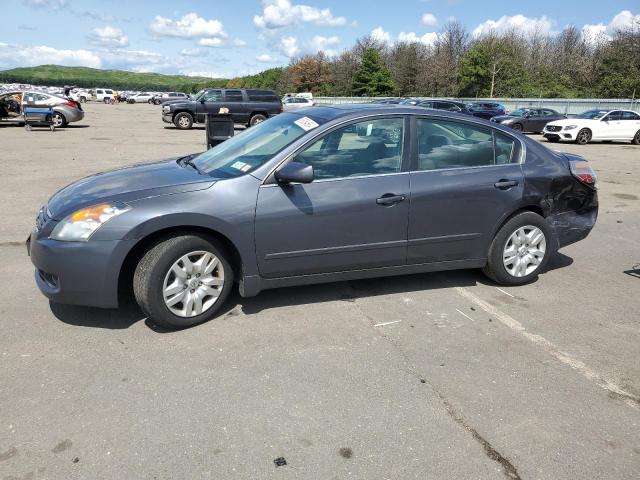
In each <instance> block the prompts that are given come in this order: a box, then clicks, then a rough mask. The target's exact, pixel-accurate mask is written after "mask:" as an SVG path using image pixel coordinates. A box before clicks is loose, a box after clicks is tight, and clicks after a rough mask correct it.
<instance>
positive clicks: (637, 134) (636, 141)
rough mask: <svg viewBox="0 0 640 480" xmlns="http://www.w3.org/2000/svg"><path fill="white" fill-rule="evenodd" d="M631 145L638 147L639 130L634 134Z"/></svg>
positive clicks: (639, 142)
mask: <svg viewBox="0 0 640 480" xmlns="http://www.w3.org/2000/svg"><path fill="white" fill-rule="evenodd" d="M631 143H633V144H634V145H640V130H638V131H637V132H636V134H635V135H634V137H633V140H631Z"/></svg>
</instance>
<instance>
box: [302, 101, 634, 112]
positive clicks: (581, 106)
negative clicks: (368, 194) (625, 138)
mask: <svg viewBox="0 0 640 480" xmlns="http://www.w3.org/2000/svg"><path fill="white" fill-rule="evenodd" d="M413 98H420V99H421V100H438V98H434V97H413ZM374 100H379V98H376V97H314V101H315V102H316V104H319V105H339V104H344V103H370V102H372V101H374ZM441 100H445V98H441ZM446 100H457V101H462V102H467V103H471V102H484V101H487V102H498V103H501V104H502V105H504V106H505V107H506V109H507V110H515V109H516V108H519V107H531V108H534V107H535V108H541V107H545V108H551V109H553V110H556V111H557V112H559V113H562V114H564V115H577V114H579V113H582V112H584V111H586V110H593V109H597V108H603V109H623V110H636V111H638V110H640V100H638V99H635V100H634V99H631V98H622V99H617V98H455V99H454V98H446Z"/></svg>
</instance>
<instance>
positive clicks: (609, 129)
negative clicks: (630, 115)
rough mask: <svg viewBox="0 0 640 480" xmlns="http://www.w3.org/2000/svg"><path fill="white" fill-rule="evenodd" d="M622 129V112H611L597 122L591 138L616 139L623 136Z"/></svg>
mask: <svg viewBox="0 0 640 480" xmlns="http://www.w3.org/2000/svg"><path fill="white" fill-rule="evenodd" d="M623 131H624V127H623V124H622V112H620V111H615V112H611V113H609V114H608V115H607V116H606V117H604V118H603V119H602V120H600V121H599V122H598V123H597V126H596V128H594V132H593V139H594V140H616V139H619V138H623V136H624V134H623Z"/></svg>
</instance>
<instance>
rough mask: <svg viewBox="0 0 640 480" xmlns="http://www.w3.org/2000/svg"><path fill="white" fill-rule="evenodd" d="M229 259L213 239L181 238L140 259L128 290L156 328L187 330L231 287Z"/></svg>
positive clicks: (217, 305)
mask: <svg viewBox="0 0 640 480" xmlns="http://www.w3.org/2000/svg"><path fill="white" fill-rule="evenodd" d="M228 258H229V255H228V254H227V252H226V250H225V249H224V247H223V246H222V245H220V244H219V243H218V242H217V241H216V240H215V239H213V238H209V237H206V236H200V235H181V236H176V237H171V238H167V239H165V240H162V241H160V242H158V243H156V244H155V245H154V246H153V247H152V248H150V249H149V250H148V251H147V253H146V254H145V255H144V256H143V257H142V259H141V260H140V262H139V263H138V266H137V267H136V270H135V273H134V277H133V291H134V294H135V298H136V301H137V302H138V305H139V306H140V308H141V309H142V311H143V312H144V313H145V314H146V315H148V316H149V318H150V319H151V320H152V321H153V322H154V323H156V324H157V325H159V326H162V327H165V328H169V329H176V328H186V327H191V326H193V325H197V324H199V323H202V322H206V321H207V320H210V319H211V318H212V317H214V316H215V315H216V313H217V312H218V311H220V309H221V308H222V306H223V305H224V302H225V300H226V299H227V297H228V296H229V294H230V293H231V289H232V287H233V269H232V268H231V265H230V263H229V261H228Z"/></svg>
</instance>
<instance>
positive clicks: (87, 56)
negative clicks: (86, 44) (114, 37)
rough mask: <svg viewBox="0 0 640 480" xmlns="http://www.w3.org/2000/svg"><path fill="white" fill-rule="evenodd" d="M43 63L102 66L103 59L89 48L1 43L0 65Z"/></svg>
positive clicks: (6, 66) (27, 65)
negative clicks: (65, 48) (24, 45)
mask: <svg viewBox="0 0 640 480" xmlns="http://www.w3.org/2000/svg"><path fill="white" fill-rule="evenodd" d="M43 64H47V65H51V64H54V65H65V66H70V67H78V66H81V67H93V68H100V67H101V66H102V61H101V59H100V57H99V56H98V55H96V54H95V53H94V52H91V51H89V50H83V49H80V50H64V49H63V50H59V49H57V48H53V47H47V46H45V45H39V46H35V47H22V46H19V45H9V44H6V43H2V44H0V67H3V68H11V67H18V66H20V67H31V66H36V65H43Z"/></svg>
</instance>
